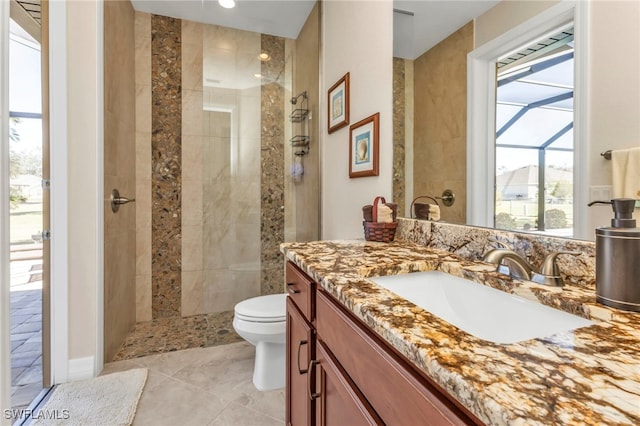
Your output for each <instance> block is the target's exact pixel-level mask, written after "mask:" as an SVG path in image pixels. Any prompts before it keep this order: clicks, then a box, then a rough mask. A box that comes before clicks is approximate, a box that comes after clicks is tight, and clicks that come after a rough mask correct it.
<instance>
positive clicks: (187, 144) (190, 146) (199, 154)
mask: <svg viewBox="0 0 640 426" xmlns="http://www.w3.org/2000/svg"><path fill="white" fill-rule="evenodd" d="M202 140H203V137H202V136H199V135H184V136H183V137H182V180H183V182H184V181H186V180H190V181H196V182H199V183H200V185H202V179H203V177H202V167H203V161H204V159H203V149H204V144H203V142H202Z"/></svg>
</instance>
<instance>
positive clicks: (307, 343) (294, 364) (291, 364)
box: [285, 298, 315, 426]
mask: <svg viewBox="0 0 640 426" xmlns="http://www.w3.org/2000/svg"><path fill="white" fill-rule="evenodd" d="M314 349H315V341H314V333H313V330H312V329H311V327H310V326H309V325H308V324H307V322H306V321H305V320H304V318H303V316H302V314H301V313H300V311H299V310H298V308H296V305H295V303H293V301H292V300H291V299H290V298H287V353H286V355H287V382H286V386H287V387H286V397H285V398H286V421H287V425H292V426H299V425H312V424H313V420H314V419H313V417H312V415H311V414H312V407H313V404H312V402H313V401H311V399H310V397H309V391H308V389H309V387H310V386H311V385H312V384H313V383H308V382H309V381H310V379H311V378H310V377H309V373H308V369H309V364H310V362H311V360H312V357H313V355H314Z"/></svg>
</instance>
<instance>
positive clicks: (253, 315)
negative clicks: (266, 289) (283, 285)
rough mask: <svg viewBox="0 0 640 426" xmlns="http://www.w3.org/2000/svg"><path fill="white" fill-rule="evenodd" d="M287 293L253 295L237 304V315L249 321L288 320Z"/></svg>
mask: <svg viewBox="0 0 640 426" xmlns="http://www.w3.org/2000/svg"><path fill="white" fill-rule="evenodd" d="M286 301H287V295H286V294H284V293H282V294H269V295H266V296H258V297H253V298H251V299H247V300H243V301H242V302H240V303H238V304H236V306H235V308H234V314H235V317H236V318H238V319H241V320H243V321H249V322H262V323H270V322H283V321H286V320H287V314H286V311H287V307H286V306H287V305H286Z"/></svg>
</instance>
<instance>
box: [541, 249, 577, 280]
mask: <svg viewBox="0 0 640 426" xmlns="http://www.w3.org/2000/svg"><path fill="white" fill-rule="evenodd" d="M561 254H569V255H571V256H580V255H581V254H582V253H580V252H579V251H557V252H555V253H551V254H548V255H547V257H545V258H544V260H543V261H542V265H541V266H540V273H541V274H542V275H550V276H560V269H559V268H558V264H557V263H556V258H557V257H558V256H560V255H561Z"/></svg>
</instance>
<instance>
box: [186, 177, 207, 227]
mask: <svg viewBox="0 0 640 426" xmlns="http://www.w3.org/2000/svg"><path fill="white" fill-rule="evenodd" d="M202 191H203V188H202V182H200V181H195V180H185V181H183V182H182V226H198V227H200V229H201V230H202V223H203V219H202V215H203V205H202V193H203V192H202Z"/></svg>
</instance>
